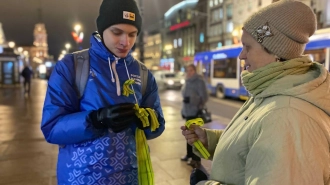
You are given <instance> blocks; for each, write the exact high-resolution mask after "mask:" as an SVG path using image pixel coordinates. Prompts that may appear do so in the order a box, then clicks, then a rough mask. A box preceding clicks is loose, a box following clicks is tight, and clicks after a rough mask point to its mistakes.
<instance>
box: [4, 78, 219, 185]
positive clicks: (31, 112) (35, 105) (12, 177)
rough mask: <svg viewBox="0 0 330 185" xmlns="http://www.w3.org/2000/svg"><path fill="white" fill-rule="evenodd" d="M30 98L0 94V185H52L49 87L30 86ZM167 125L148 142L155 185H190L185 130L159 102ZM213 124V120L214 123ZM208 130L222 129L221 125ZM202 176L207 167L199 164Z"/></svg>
mask: <svg viewBox="0 0 330 185" xmlns="http://www.w3.org/2000/svg"><path fill="white" fill-rule="evenodd" d="M31 87H32V91H31V96H30V97H28V98H25V97H24V93H23V90H22V89H21V88H1V89H0V167H1V168H0V179H1V180H0V185H22V184H24V185H55V184H57V182H56V163H57V151H58V146H57V145H52V144H49V143H47V142H46V141H45V140H44V137H43V135H42V133H41V130H40V120H41V114H42V107H43V101H44V95H45V93H46V87H47V82H46V81H44V80H33V83H32V85H31ZM162 106H163V111H164V115H165V119H166V129H165V131H164V133H163V134H162V135H161V136H160V137H158V138H156V139H154V140H150V141H149V145H150V150H151V159H152V164H153V168H154V171H155V181H156V185H181V184H189V175H190V172H191V170H192V168H191V167H190V166H188V165H187V164H186V163H185V162H182V161H180V157H181V156H183V155H185V152H186V141H185V139H184V137H183V136H182V135H181V130H180V126H181V125H183V124H184V120H182V118H181V115H180V114H178V108H177V107H174V106H171V105H170V104H167V103H166V102H162ZM215 120H216V119H215ZM206 127H211V128H223V127H225V125H221V124H220V123H219V122H217V121H214V122H212V123H208V124H206ZM202 164H203V166H204V168H205V169H206V171H210V168H211V162H210V161H206V160H203V161H202Z"/></svg>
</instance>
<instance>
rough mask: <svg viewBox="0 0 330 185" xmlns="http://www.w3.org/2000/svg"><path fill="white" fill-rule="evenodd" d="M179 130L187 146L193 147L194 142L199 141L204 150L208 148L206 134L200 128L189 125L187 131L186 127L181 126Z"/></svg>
mask: <svg viewBox="0 0 330 185" xmlns="http://www.w3.org/2000/svg"><path fill="white" fill-rule="evenodd" d="M181 130H182V135H183V136H184V137H185V138H186V140H187V143H188V144H190V145H193V143H194V142H195V141H197V140H200V141H201V142H202V144H203V145H204V147H205V148H207V147H208V141H207V135H206V132H205V130H204V129H202V128H201V127H200V126H197V125H191V126H190V128H189V129H188V128H187V127H186V126H182V127H181Z"/></svg>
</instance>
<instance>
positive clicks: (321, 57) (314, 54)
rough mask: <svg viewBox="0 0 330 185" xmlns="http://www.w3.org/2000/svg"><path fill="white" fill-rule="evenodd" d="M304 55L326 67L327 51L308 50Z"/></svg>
mask: <svg viewBox="0 0 330 185" xmlns="http://www.w3.org/2000/svg"><path fill="white" fill-rule="evenodd" d="M304 54H307V55H309V56H310V57H311V59H312V61H314V62H318V63H320V64H322V65H325V56H326V51H325V49H315V50H308V51H305V53H304Z"/></svg>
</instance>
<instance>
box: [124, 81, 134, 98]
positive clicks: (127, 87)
mask: <svg viewBox="0 0 330 185" xmlns="http://www.w3.org/2000/svg"><path fill="white" fill-rule="evenodd" d="M134 82H135V81H134V80H133V79H128V80H126V81H125V83H124V84H123V95H124V96H129V95H130V94H134V91H133V90H132V89H131V88H130V85H132V84H134Z"/></svg>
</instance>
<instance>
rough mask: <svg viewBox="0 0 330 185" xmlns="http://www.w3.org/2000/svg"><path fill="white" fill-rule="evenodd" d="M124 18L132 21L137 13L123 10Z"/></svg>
mask: <svg viewBox="0 0 330 185" xmlns="http://www.w3.org/2000/svg"><path fill="white" fill-rule="evenodd" d="M123 18H124V19H128V20H131V21H135V13H132V12H127V11H123Z"/></svg>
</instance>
